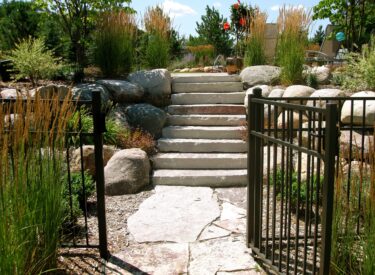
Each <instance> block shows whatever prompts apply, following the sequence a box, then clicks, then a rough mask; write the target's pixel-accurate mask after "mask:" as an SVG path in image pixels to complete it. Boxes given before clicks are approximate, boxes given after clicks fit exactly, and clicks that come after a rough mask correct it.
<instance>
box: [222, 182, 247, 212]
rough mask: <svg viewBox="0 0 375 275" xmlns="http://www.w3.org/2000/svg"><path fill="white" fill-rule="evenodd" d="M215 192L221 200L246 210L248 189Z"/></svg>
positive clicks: (226, 189)
mask: <svg viewBox="0 0 375 275" xmlns="http://www.w3.org/2000/svg"><path fill="white" fill-rule="evenodd" d="M215 192H216V194H217V196H218V198H219V200H221V201H224V202H229V203H231V204H233V205H235V206H237V207H240V208H243V209H246V202H247V188H246V187H236V188H216V189H215Z"/></svg>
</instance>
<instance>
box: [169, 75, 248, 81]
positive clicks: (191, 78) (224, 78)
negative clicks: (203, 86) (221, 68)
mask: <svg viewBox="0 0 375 275" xmlns="http://www.w3.org/2000/svg"><path fill="white" fill-rule="evenodd" d="M232 81H234V82H236V81H241V78H240V76H239V75H228V74H227V73H189V74H186V73H173V74H172V83H208V82H232Z"/></svg>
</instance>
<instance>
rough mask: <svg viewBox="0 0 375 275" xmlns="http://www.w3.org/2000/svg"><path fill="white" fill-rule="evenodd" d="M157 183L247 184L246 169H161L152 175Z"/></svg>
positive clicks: (223, 185)
mask: <svg viewBox="0 0 375 275" xmlns="http://www.w3.org/2000/svg"><path fill="white" fill-rule="evenodd" d="M152 182H153V184H155V185H182V186H210V187H229V186H245V185H246V184H247V170H246V169H232V170H229V169H212V170H211V169H209V170H208V169H204V170H188V169H187V170H182V169H159V170H155V171H154V173H153V176H152Z"/></svg>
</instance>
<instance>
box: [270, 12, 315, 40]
mask: <svg viewBox="0 0 375 275" xmlns="http://www.w3.org/2000/svg"><path fill="white" fill-rule="evenodd" d="M311 23H312V13H311V10H305V9H303V8H300V7H294V6H286V5H284V6H282V7H281V8H280V10H279V17H278V18H277V26H278V29H279V33H293V34H300V33H303V32H305V33H308V30H309V28H310V26H311Z"/></svg>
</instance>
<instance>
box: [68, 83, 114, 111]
mask: <svg viewBox="0 0 375 275" xmlns="http://www.w3.org/2000/svg"><path fill="white" fill-rule="evenodd" d="M93 91H99V92H100V97H101V100H102V105H103V106H110V105H111V103H112V102H111V101H110V94H109V92H108V90H107V88H105V87H104V86H102V85H99V84H95V83H85V84H79V85H77V86H75V87H74V88H73V89H72V97H73V99H75V100H88V101H91V100H92V92H93Z"/></svg>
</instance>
